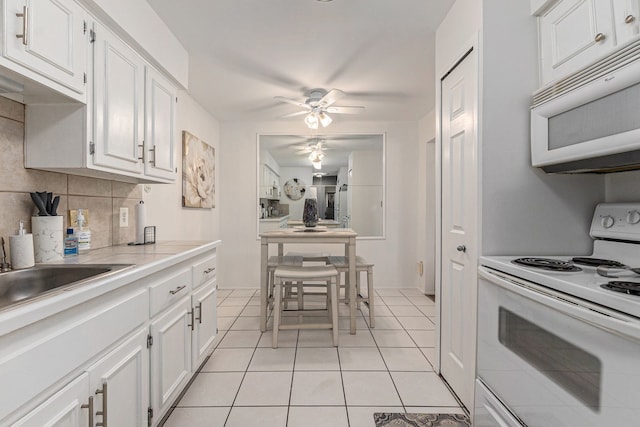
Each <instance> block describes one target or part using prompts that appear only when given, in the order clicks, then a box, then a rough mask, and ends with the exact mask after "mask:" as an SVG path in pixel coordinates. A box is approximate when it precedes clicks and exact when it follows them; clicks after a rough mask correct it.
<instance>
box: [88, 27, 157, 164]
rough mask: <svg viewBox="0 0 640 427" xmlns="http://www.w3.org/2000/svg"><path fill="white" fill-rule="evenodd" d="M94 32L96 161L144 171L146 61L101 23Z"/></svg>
mask: <svg viewBox="0 0 640 427" xmlns="http://www.w3.org/2000/svg"><path fill="white" fill-rule="evenodd" d="M94 34H95V35H93V36H92V38H93V39H94V42H93V43H94V53H93V54H94V65H93V66H94V72H93V87H94V96H93V98H94V129H95V130H94V141H93V142H94V146H93V150H92V151H93V162H94V163H95V164H96V165H97V166H105V167H109V168H115V169H120V170H123V171H127V172H133V173H142V172H143V163H142V148H143V132H144V127H143V125H144V121H143V120H144V68H145V63H144V61H143V60H142V58H140V56H139V55H138V54H137V53H136V52H135V51H134V50H133V49H131V48H130V47H129V46H128V45H126V44H125V43H124V42H123V41H122V40H120V39H119V38H118V37H116V36H115V35H113V34H112V33H111V32H110V31H108V30H107V29H106V28H105V27H104V26H102V25H100V24H99V23H96V24H95V33H94Z"/></svg>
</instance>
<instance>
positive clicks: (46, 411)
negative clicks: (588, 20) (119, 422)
mask: <svg viewBox="0 0 640 427" xmlns="http://www.w3.org/2000/svg"><path fill="white" fill-rule="evenodd" d="M93 407H94V400H93V396H89V374H88V373H86V372H85V373H83V374H82V375H80V376H79V377H78V378H76V379H75V380H73V381H72V382H71V383H69V384H68V385H67V386H65V387H64V388H62V389H61V390H60V391H58V392H57V393H55V394H54V395H53V396H51V397H50V398H49V399H47V400H46V401H44V402H43V403H42V404H41V405H40V406H38V407H37V408H36V409H34V410H33V411H31V412H29V414H27V415H26V416H25V417H23V418H21V419H20V420H19V421H18V422H16V423H14V424H12V427H42V426H51V427H86V426H88V425H90V424H89V413H90V411H91V409H92V408H93Z"/></svg>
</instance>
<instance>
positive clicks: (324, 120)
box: [318, 111, 333, 128]
mask: <svg viewBox="0 0 640 427" xmlns="http://www.w3.org/2000/svg"><path fill="white" fill-rule="evenodd" d="M318 118H319V119H320V123H321V124H322V127H325V128H326V127H327V126H329V125H330V124H331V122H332V121H333V119H332V118H331V117H329V115H328V114H327V113H325V112H324V111H323V112H322V113H320V115H319V116H318Z"/></svg>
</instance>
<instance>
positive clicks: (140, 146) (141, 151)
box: [138, 141, 144, 163]
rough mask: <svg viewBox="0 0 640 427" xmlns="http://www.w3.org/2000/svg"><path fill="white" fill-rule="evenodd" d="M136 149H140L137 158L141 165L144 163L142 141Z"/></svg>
mask: <svg viewBox="0 0 640 427" xmlns="http://www.w3.org/2000/svg"><path fill="white" fill-rule="evenodd" d="M138 148H139V149H140V153H141V155H140V157H138V160H142V163H144V141H142V144H139V145H138Z"/></svg>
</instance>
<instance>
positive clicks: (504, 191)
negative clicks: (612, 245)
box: [480, 0, 604, 255]
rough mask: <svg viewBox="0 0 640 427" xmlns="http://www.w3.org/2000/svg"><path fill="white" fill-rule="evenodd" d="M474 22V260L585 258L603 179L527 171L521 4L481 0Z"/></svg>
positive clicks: (530, 85) (527, 71) (532, 50)
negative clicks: (477, 65)
mask: <svg viewBox="0 0 640 427" xmlns="http://www.w3.org/2000/svg"><path fill="white" fill-rule="evenodd" d="M482 16H483V20H484V22H483V34H482V42H481V47H480V52H481V58H482V60H481V64H482V65H481V66H482V73H481V82H482V106H481V111H482V112H481V116H482V117H481V120H482V122H481V128H482V141H481V147H482V191H481V194H482V204H483V206H482V248H483V249H482V253H483V254H485V255H493V254H523V253H527V254H547V255H548V254H550V253H557V254H575V253H588V252H589V251H590V249H591V246H592V240H591V238H590V237H589V226H590V224H591V216H592V215H593V208H594V207H595V204H596V203H597V202H599V201H602V200H603V199H604V178H603V177H602V176H597V175H577V176H576V175H547V174H545V173H544V172H542V171H541V170H539V169H534V168H532V167H531V166H530V165H531V157H530V138H529V106H530V105H531V93H532V92H533V91H534V90H535V89H537V83H538V74H537V71H536V70H537V64H538V56H537V29H536V20H535V18H534V17H532V16H531V15H530V8H529V4H528V2H519V1H518V2H514V1H511V0H491V1H487V0H485V1H484V2H483V12H482Z"/></svg>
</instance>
